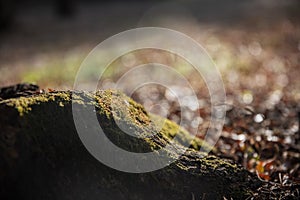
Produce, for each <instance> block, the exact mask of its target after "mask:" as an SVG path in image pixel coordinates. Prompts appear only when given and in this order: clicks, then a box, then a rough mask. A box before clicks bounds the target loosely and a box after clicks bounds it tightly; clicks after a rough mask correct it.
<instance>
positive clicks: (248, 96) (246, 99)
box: [242, 91, 253, 104]
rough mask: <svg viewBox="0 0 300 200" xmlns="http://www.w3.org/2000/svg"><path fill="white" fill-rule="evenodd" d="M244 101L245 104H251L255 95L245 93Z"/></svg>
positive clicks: (248, 92)
mask: <svg viewBox="0 0 300 200" xmlns="http://www.w3.org/2000/svg"><path fill="white" fill-rule="evenodd" d="M242 101H243V102H244V103H245V104H251V103H252V101H253V95H252V93H251V92H250V91H245V92H244V93H243V96H242Z"/></svg>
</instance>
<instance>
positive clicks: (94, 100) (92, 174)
mask: <svg viewBox="0 0 300 200" xmlns="http://www.w3.org/2000/svg"><path fill="white" fill-rule="evenodd" d="M72 99H73V103H74V104H76V105H78V106H79V107H81V109H85V108H86V107H87V106H94V107H95V111H96V113H97V118H98V122H99V124H100V126H101V128H102V129H103V131H104V133H105V135H106V136H107V137H108V138H109V139H110V140H111V141H112V142H113V143H114V144H115V145H117V146H119V147H120V148H122V149H125V150H127V151H130V152H138V153H140V152H148V151H155V150H158V149H161V148H163V147H164V146H165V145H167V144H169V143H171V144H172V145H173V147H174V149H176V150H174V151H173V152H171V151H170V150H169V152H167V155H168V156H170V157H176V156H178V153H179V152H181V151H177V150H182V149H183V145H185V144H184V143H186V141H189V143H190V144H191V146H190V148H189V149H188V150H187V151H185V152H184V153H183V155H181V156H178V159H177V160H176V161H175V162H173V163H171V164H170V165H168V166H166V167H164V168H162V169H159V170H156V171H152V172H147V173H127V172H122V171H118V170H115V169H112V168H110V167H108V166H106V165H104V164H102V163H101V162H99V161H98V160H97V159H95V158H94V157H93V156H92V155H91V154H90V153H89V152H88V151H87V150H86V148H85V146H84V145H83V144H82V142H81V140H80V138H79V136H78V133H77V131H76V127H75V125H74V120H73V116H72ZM112 104H113V106H112ZM112 107H116V108H117V111H116V110H113V109H112ZM115 115H116V116H115ZM150 116H152V115H149V114H148V113H147V112H146V111H145V110H144V108H143V107H142V106H141V105H139V104H137V103H135V102H134V101H133V100H131V99H130V98H128V97H126V96H125V95H124V94H122V93H120V92H116V91H110V90H107V91H99V92H97V93H96V94H94V93H83V92H76V93H74V94H73V96H72V92H70V91H62V92H50V93H44V92H43V93H39V92H37V94H32V93H30V95H29V96H27V95H24V96H23V97H15V98H6V99H2V100H0V149H1V150H0V184H1V187H0V199H46V200H48V199H49V200H50V199H51V200H53V199H106V200H110V199H176V200H177V199H179V200H180V199H221V198H223V197H226V198H230V197H233V198H234V199H245V198H247V197H248V196H249V195H250V194H251V192H252V191H254V190H255V189H256V188H257V187H259V186H260V185H261V182H260V181H259V180H258V179H257V178H256V176H254V175H252V174H251V173H249V172H248V171H247V170H245V169H243V168H242V167H240V166H237V165H236V164H234V163H232V162H231V161H228V160H224V159H220V158H217V157H214V156H209V155H204V154H203V153H200V152H199V151H197V150H199V149H200V147H201V146H204V147H205V146H207V145H206V144H205V143H204V142H203V141H201V140H200V139H190V138H191V136H190V135H189V134H188V133H187V132H186V131H184V130H183V129H181V128H180V127H179V126H177V125H176V124H174V123H173V122H171V121H168V120H165V119H161V118H159V117H157V116H152V117H150ZM83 117H84V114H83ZM160 122H164V123H163V126H162V127H161V128H160V129H159V130H158V129H155V126H153V124H154V125H155V124H159V123H160ZM120 124H121V125H122V124H126V125H127V126H130V127H132V128H133V130H134V131H135V132H136V133H138V134H141V135H144V137H134V136H129V135H128V134H125V133H124V132H123V131H122V130H120V128H118V127H119V126H120ZM149 124H152V125H149ZM148 133H151V134H153V133H155V134H154V135H152V136H151V137H150V136H147V134H148ZM174 136H178V138H179V139H178V138H177V140H176V141H175V142H171V141H172V139H173V138H174Z"/></svg>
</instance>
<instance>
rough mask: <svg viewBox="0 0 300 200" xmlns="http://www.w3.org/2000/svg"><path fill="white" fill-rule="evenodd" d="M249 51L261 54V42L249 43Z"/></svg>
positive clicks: (256, 54)
mask: <svg viewBox="0 0 300 200" xmlns="http://www.w3.org/2000/svg"><path fill="white" fill-rule="evenodd" d="M248 51H249V53H250V54H251V55H253V56H259V55H260V54H261V52H262V48H261V45H260V43H259V42H256V41H255V42H252V43H250V44H249V45H248Z"/></svg>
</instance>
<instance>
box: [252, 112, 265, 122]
mask: <svg viewBox="0 0 300 200" xmlns="http://www.w3.org/2000/svg"><path fill="white" fill-rule="evenodd" d="M254 121H255V122H256V123H261V122H263V121H264V116H263V115H262V114H256V115H255V116H254Z"/></svg>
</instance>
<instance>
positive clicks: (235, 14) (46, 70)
mask: <svg viewBox="0 0 300 200" xmlns="http://www.w3.org/2000/svg"><path fill="white" fill-rule="evenodd" d="M143 26H160V27H166V28H171V29H174V30H178V31H181V32H183V33H185V34H187V35H189V36H190V37H192V38H193V39H195V40H196V41H198V42H199V43H200V44H201V45H202V46H203V47H204V48H205V49H206V50H207V52H208V53H209V55H210V56H211V57H212V59H213V61H214V62H215V63H216V65H217V67H218V69H219V70H220V72H221V75H222V78H223V81H224V84H225V88H226V92H227V117H226V124H225V127H224V130H223V133H222V136H221V139H220V140H219V142H218V144H217V149H218V152H217V153H216V154H218V155H221V156H224V157H229V158H232V159H234V160H236V161H237V162H239V163H240V164H242V165H243V166H244V167H246V168H248V169H249V170H251V171H253V172H257V173H258V174H259V175H260V177H261V178H263V179H266V180H273V181H277V182H280V181H281V182H282V181H283V180H286V183H285V184H287V183H288V182H289V181H296V182H297V181H298V182H299V181H300V178H299V176H300V172H299V171H300V164H299V159H300V148H299V138H300V133H299V123H298V121H299V119H298V115H299V116H300V114H299V108H300V106H299V104H298V102H299V100H300V90H299V89H300V79H299V77H300V70H299V67H300V1H299V0H285V1H281V0H222V1H217V0H198V1H196V0H174V1H164V0H152V1H150V0H148V1H137V0H129V1H128V0H127V1H122V0H119V1H118V0H110V1H108V0H85V1H84V0H73V1H72V0H28V1H21V0H0V29H1V30H0V86H7V85H11V84H15V83H19V82H33V83H36V84H38V85H40V86H41V88H46V89H47V88H52V89H56V90H58V89H72V87H73V83H74V78H75V76H76V72H77V70H78V69H79V67H80V64H81V63H82V61H83V60H84V58H85V57H86V56H87V55H88V53H89V52H90V51H91V50H92V49H93V48H94V47H95V46H96V45H98V44H99V43H100V42H102V41H103V40H105V39H106V38H108V37H110V36H113V35H115V34H117V33H119V32H121V31H125V30H128V29H131V28H136V27H143ZM99 59H101V58H99ZM152 61H155V62H159V63H162V64H167V65H169V66H173V67H176V69H177V70H179V71H180V72H181V73H182V74H183V75H185V77H186V78H187V79H188V80H189V81H190V83H191V85H192V86H193V88H194V90H195V91H196V93H197V95H198V98H199V102H198V103H199V105H200V107H199V108H197V109H195V107H194V106H193V105H194V104H193V102H190V98H189V95H190V94H186V93H185V91H186V90H185V89H184V88H182V87H181V86H180V85H176V82H175V83H174V88H172V89H173V90H177V91H179V92H178V93H179V94H181V96H180V95H179V97H180V98H184V102H185V105H184V106H185V107H186V108H187V109H186V110H185V112H184V113H181V110H180V105H178V102H177V101H176V100H174V98H173V96H172V95H171V94H170V91H169V90H168V89H166V88H163V87H161V86H158V85H152V86H151V85H150V86H145V87H141V88H139V89H138V90H137V91H136V92H135V93H134V94H133V95H132V97H133V98H134V99H135V100H137V101H138V102H140V103H142V104H143V105H144V106H145V107H146V108H147V109H148V110H149V111H151V112H154V113H156V114H159V115H162V116H165V117H167V118H169V119H171V120H173V121H175V122H180V120H181V119H182V118H184V119H185V121H188V122H190V123H188V124H183V126H184V127H185V128H186V129H188V130H192V129H195V128H196V129H198V130H199V133H198V136H199V137H202V138H204V137H205V130H207V127H208V126H209V121H210V115H209V113H210V99H209V94H208V91H207V88H206V85H205V82H204V81H203V80H202V78H201V77H200V76H197V75H195V74H197V73H194V71H193V70H194V69H193V67H191V66H189V64H188V63H186V62H185V61H184V60H182V59H181V58H178V57H176V56H174V55H172V54H169V53H166V52H161V51H157V50H151V49H147V50H142V51H138V52H131V53H128V54H126V55H124V56H122V57H120V58H119V59H117V60H116V61H115V62H114V63H112V64H111V66H110V68H109V69H108V70H107V71H106V73H105V78H104V79H103V80H101V82H100V85H101V86H102V88H110V87H112V86H113V85H114V83H115V82H116V81H117V80H118V78H119V77H120V76H121V75H122V74H124V73H125V72H126V71H128V70H129V69H130V68H131V67H134V66H137V65H139V64H143V63H149V62H152ZM97 67H101V66H97ZM116 69H118V70H116ZM120 69H122V70H120ZM93 75H94V73H93V69H91V71H90V72H88V73H87V74H86V76H87V78H95V77H93ZM137 78H138V77H137ZM156 105H159V106H156ZM199 114H200V116H199ZM199 124H200V126H199Z"/></svg>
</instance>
